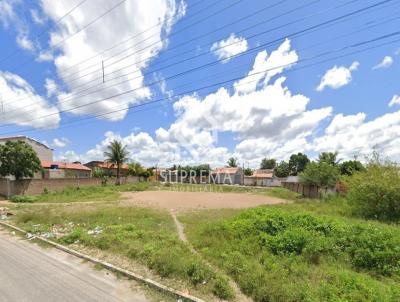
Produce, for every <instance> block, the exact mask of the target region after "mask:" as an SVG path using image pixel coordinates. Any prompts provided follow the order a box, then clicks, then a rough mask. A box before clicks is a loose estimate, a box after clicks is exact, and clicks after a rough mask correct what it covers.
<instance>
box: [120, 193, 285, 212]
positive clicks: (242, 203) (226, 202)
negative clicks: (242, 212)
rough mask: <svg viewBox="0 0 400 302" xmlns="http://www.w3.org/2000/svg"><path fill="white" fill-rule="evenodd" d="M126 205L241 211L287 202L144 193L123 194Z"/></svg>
mask: <svg viewBox="0 0 400 302" xmlns="http://www.w3.org/2000/svg"><path fill="white" fill-rule="evenodd" d="M122 197H123V198H124V201H123V203H124V204H132V205H137V206H145V207H156V208H164V209H170V210H179V209H226V208H230V209H241V208H251V207H256V206H260V205H274V204H281V203H287V201H286V200H283V199H279V198H275V197H270V196H265V195H257V194H250V193H213V192H174V191H144V192H125V193H122Z"/></svg>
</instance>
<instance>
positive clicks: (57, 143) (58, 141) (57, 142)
mask: <svg viewBox="0 0 400 302" xmlns="http://www.w3.org/2000/svg"><path fill="white" fill-rule="evenodd" d="M69 143H70V141H69V139H68V138H66V137H61V138H55V139H53V143H52V146H53V147H58V148H64V147H66V146H67V145H68V144H69Z"/></svg>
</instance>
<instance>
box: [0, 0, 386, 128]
mask: <svg viewBox="0 0 400 302" xmlns="http://www.w3.org/2000/svg"><path fill="white" fill-rule="evenodd" d="M350 2H353V1H350ZM383 2H386V1H383ZM347 3H349V2H347ZM381 3H382V2H381ZM374 7H376V4H375V5H371V6H368V7H364V8H362V9H358V10H356V11H353V12H351V13H348V14H345V15H342V16H339V17H336V18H333V19H330V20H328V21H325V22H323V23H319V24H317V25H314V26H311V27H308V28H306V29H303V30H300V31H297V32H295V33H292V34H289V35H285V36H284V37H281V38H278V39H275V40H273V41H269V42H267V43H263V44H261V45H259V46H257V47H254V48H251V49H248V50H247V51H246V52H243V53H241V54H239V55H236V56H234V57H238V56H242V55H245V54H250V53H253V52H255V51H257V50H259V49H261V48H264V47H266V46H270V45H274V44H276V43H279V42H281V41H283V40H284V39H285V38H296V37H297V36H302V35H304V34H306V33H308V32H310V31H313V30H316V29H318V28H320V27H323V26H326V25H329V24H334V23H335V22H337V21H340V20H343V19H345V18H347V17H349V16H354V15H355V14H358V13H361V12H364V11H366V10H368V9H371V8H374ZM334 8H336V6H335V7H332V8H330V9H334ZM330 9H327V10H330ZM327 10H324V11H323V12H325V11H327ZM317 14H318V13H315V14H312V15H309V16H306V17H303V18H301V19H299V20H304V19H305V18H309V17H314V16H315V15H317ZM299 20H296V21H292V22H289V23H287V24H294V23H296V22H297V21H299ZM287 24H285V25H287ZM281 27H282V26H279V27H276V28H281ZM276 28H273V29H269V30H267V31H264V32H263V33H265V32H270V31H272V30H274V29H276ZM258 35H260V34H259V33H258V34H255V35H253V36H258ZM249 38H251V37H249ZM233 44H235V43H233ZM227 46H230V45H227ZM207 53H208V52H207ZM204 54H206V53H203V54H200V55H196V56H194V57H192V58H189V59H185V60H183V61H179V62H176V63H172V64H169V65H167V66H164V67H163V68H160V69H158V70H152V71H151V72H148V73H145V74H144V75H147V74H151V73H154V72H156V71H159V70H161V69H164V68H168V67H172V66H175V65H177V64H179V63H182V62H185V61H188V60H190V59H193V58H196V57H199V56H202V55H204ZM223 60H224V59H220V60H217V61H213V62H211V63H208V64H205V65H201V66H199V67H196V68H194V69H190V70H188V71H185V72H183V73H180V74H178V75H174V76H172V77H169V78H167V79H165V80H168V79H173V78H176V77H178V76H182V75H185V74H187V73H190V72H192V71H195V70H198V69H202V68H206V67H210V66H213V65H215V64H216V63H219V62H221V61H223ZM144 75H143V76H144ZM117 78H118V77H117ZM136 78H138V77H136ZM136 78H133V79H128V80H124V81H122V82H119V83H116V84H113V85H111V86H108V87H105V88H102V89H99V90H94V91H92V92H89V93H87V94H84V95H75V96H70V97H66V98H65V99H62V100H61V102H59V103H64V102H67V101H71V100H74V99H76V98H78V96H79V97H85V96H88V95H90V94H93V93H96V92H99V91H104V90H106V89H109V88H111V87H115V86H117V85H121V84H123V83H125V82H129V81H131V80H134V79H136ZM158 83H160V81H155V82H152V83H150V84H148V85H146V86H152V85H155V84H158ZM143 88H144V87H138V88H135V89H134V90H139V89H143ZM90 89H91V88H89V90H90ZM82 92H84V91H82ZM59 101H60V100H59ZM95 103H97V101H96V102H95ZM91 104H92V103H88V104H84V105H82V106H83V107H84V106H89V105H91ZM24 107H27V106H24ZM17 110H18V109H14V110H12V111H9V112H13V111H17ZM5 126H7V125H2V126H0V128H1V127H5Z"/></svg>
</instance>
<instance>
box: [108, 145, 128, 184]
mask: <svg viewBox="0 0 400 302" xmlns="http://www.w3.org/2000/svg"><path fill="white" fill-rule="evenodd" d="M104 156H105V157H106V161H107V162H109V163H113V164H116V165H117V180H116V184H117V185H119V184H120V171H121V165H122V164H123V163H124V162H126V161H127V160H128V156H129V152H128V151H127V150H126V146H124V145H123V144H122V142H120V141H117V140H114V141H112V142H111V143H110V145H108V147H107V151H105V152H104Z"/></svg>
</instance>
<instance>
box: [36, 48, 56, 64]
mask: <svg viewBox="0 0 400 302" xmlns="http://www.w3.org/2000/svg"><path fill="white" fill-rule="evenodd" d="M53 60H54V56H53V54H52V53H51V52H50V51H42V52H40V53H39V56H38V57H37V58H36V61H38V62H50V61H53Z"/></svg>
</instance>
